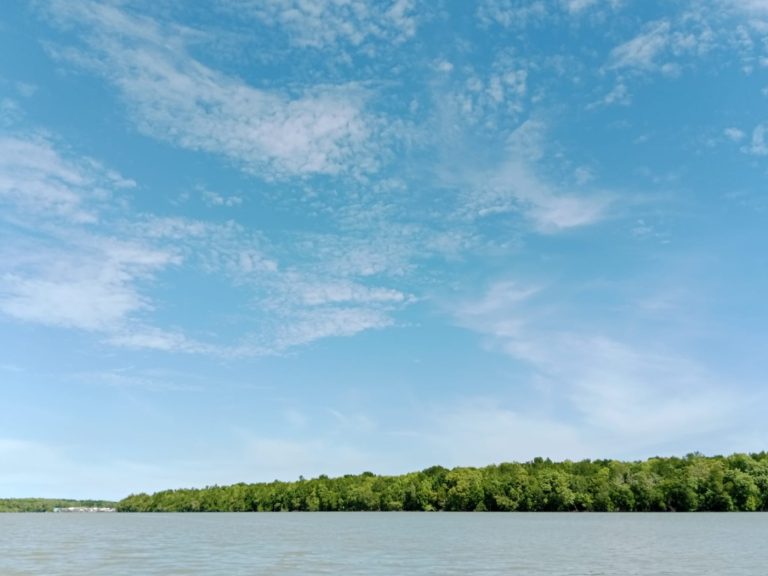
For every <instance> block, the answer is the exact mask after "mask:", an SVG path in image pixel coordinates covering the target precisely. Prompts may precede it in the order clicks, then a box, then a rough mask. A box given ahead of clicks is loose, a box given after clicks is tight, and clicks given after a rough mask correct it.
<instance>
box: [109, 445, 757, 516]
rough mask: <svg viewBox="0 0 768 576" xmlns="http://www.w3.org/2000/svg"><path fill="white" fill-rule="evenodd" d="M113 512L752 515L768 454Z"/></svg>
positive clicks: (197, 497)
mask: <svg viewBox="0 0 768 576" xmlns="http://www.w3.org/2000/svg"><path fill="white" fill-rule="evenodd" d="M117 509H118V511H119V512H257V511H258V512H261V511H379V510H381V511H394V510H413V511H439V510H446V511H521V512H522V511H526V512H537V511H553V512H554V511H558V512H560V511H596V512H597V511H600V512H603V511H604V512H612V511H628V512H629V511H638V512H641V511H642V512H652V511H678V512H683V511H686V512H687V511H705V510H707V511H754V510H768V453H767V452H760V453H756V454H733V455H731V456H725V457H724V456H713V457H706V456H702V455H700V454H689V455H688V456H686V457H684V458H677V457H669V458H650V459H648V460H645V461H637V462H621V461H617V460H582V461H580V462H571V461H564V462H552V461H551V460H549V459H543V458H536V459H534V460H532V461H530V462H526V463H505V464H498V465H491V466H486V467H483V468H470V467H459V468H453V469H451V470H449V469H447V468H443V467H442V466H433V467H431V468H427V469H425V470H422V471H420V472H412V473H409V474H403V475H400V476H377V475H375V474H373V473H371V472H363V473H362V474H359V475H346V476H342V477H338V478H329V477H328V476H325V475H322V476H319V477H318V478H314V479H311V480H305V479H304V478H300V479H299V480H298V481H296V482H280V481H274V482H269V483H258V484H245V483H240V484H234V485H231V486H208V487H206V488H202V489H181V490H165V491H162V492H157V493H155V494H152V495H149V494H133V495H131V496H128V497H127V498H125V499H123V500H121V501H120V502H118V504H117Z"/></svg>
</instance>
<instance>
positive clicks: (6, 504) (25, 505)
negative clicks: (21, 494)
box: [0, 498, 116, 512]
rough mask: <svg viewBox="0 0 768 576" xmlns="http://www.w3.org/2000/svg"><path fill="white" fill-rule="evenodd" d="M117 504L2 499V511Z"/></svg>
mask: <svg viewBox="0 0 768 576" xmlns="http://www.w3.org/2000/svg"><path fill="white" fill-rule="evenodd" d="M115 506H116V504H115V502H109V501H107V500H54V499H50V498H9V499H5V500H3V499H0V512H53V509H54V508H70V507H77V508H81V507H82V508H114V507H115Z"/></svg>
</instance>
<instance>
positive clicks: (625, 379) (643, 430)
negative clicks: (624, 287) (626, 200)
mask: <svg viewBox="0 0 768 576" xmlns="http://www.w3.org/2000/svg"><path fill="white" fill-rule="evenodd" d="M546 292H547V291H545V290H543V289H537V290H533V289H530V288H527V287H521V286H520V285H518V284H516V283H510V282H499V283H496V284H493V285H492V286H491V287H490V288H489V290H488V291H487V292H486V293H485V295H483V296H482V297H481V298H480V299H479V300H475V301H471V302H469V303H465V304H464V305H463V306H460V307H459V308H458V310H457V313H456V314H457V318H458V319H459V322H460V323H461V324H462V325H464V326H466V327H468V328H470V329H472V330H475V331H477V332H479V333H481V334H485V335H486V336H488V337H490V338H492V341H493V342H495V343H496V345H497V346H498V347H499V348H500V349H501V350H502V351H503V352H505V353H506V354H508V355H510V356H511V357H513V358H515V359H516V360H518V361H520V362H522V363H523V364H524V365H527V366H529V367H530V368H531V369H532V370H533V374H534V375H535V377H534V378H533V380H532V382H534V383H536V385H537V386H539V387H542V388H543V389H548V390H551V393H552V394H554V396H555V397H556V398H557V399H558V401H561V402H564V403H565V404H566V405H568V406H569V407H570V409H571V410H572V411H573V412H574V413H575V414H576V415H577V421H578V422H580V427H584V429H585V430H593V431H598V432H600V434H599V435H600V436H602V437H605V432H608V433H610V434H612V438H614V440H616V441H618V440H619V439H620V440H621V441H622V442H628V443H634V444H635V445H636V446H638V447H640V446H642V445H646V446H653V445H654V444H657V445H658V444H661V443H664V442H667V441H672V440H679V439H680V438H684V437H686V435H687V434H688V433H689V432H690V431H694V430H695V431H696V433H697V434H705V433H708V432H713V431H715V430H718V429H723V428H726V427H727V426H728V425H729V424H731V423H732V421H733V417H734V414H735V409H736V405H735V402H734V401H732V400H731V399H730V396H727V395H724V394H723V393H722V391H721V390H720V389H719V388H717V387H716V386H715V383H714V381H713V379H712V377H711V376H710V375H709V374H708V373H707V372H706V370H704V368H703V367H702V366H700V365H699V364H697V363H696V362H694V361H692V360H690V359H688V358H686V357H684V356H679V355H675V354H673V353H670V352H668V351H662V350H659V346H661V343H659V342H643V343H642V345H641V346H636V345H632V344H630V343H628V342H624V341H621V340H619V339H617V338H614V337H612V336H610V335H606V334H605V333H603V331H601V330H599V329H595V328H585V327H584V326H581V327H580V325H579V324H578V323H575V322H574V321H573V320H572V319H569V318H568V316H567V314H566V312H565V310H564V309H562V308H561V307H559V306H557V305H554V307H553V305H552V304H551V296H550V297H549V299H548V302H549V304H547V306H546V307H543V305H541V304H540V302H541V300H543V298H542V297H541V295H543V294H545V293H546Z"/></svg>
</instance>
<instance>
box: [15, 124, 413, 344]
mask: <svg viewBox="0 0 768 576" xmlns="http://www.w3.org/2000/svg"><path fill="white" fill-rule="evenodd" d="M0 150H2V151H3V152H4V154H3V155H2V157H1V158H0V166H1V167H2V171H1V172H0V204H1V205H2V206H3V207H4V210H3V212H2V213H1V214H0V224H2V226H0V239H2V242H0V314H2V315H3V316H5V317H6V318H9V319H14V320H16V321H21V322H29V323H34V324H39V325H45V326H55V327H59V328H66V329H73V330H80V331H86V332H91V333H94V334H95V335H97V336H98V337H99V338H100V340H101V341H102V342H105V343H107V344H110V345H113V346H117V347H122V348H134V349H152V350H158V351H165V352H184V353H197V354H213V355H219V356H243V355H246V356H252V355H261V354H275V353H283V352H285V351H287V350H289V349H291V348H294V347H297V346H302V345H306V344H309V343H311V342H314V341H317V340H320V339H324V338H330V337H339V336H351V335H354V334H357V333H359V332H362V331H365V330H370V329H378V328H384V327H388V326H392V325H393V324H395V320H394V317H393V314H394V313H395V312H397V311H398V310H399V309H401V308H402V307H404V306H407V305H408V304H409V302H410V300H411V296H410V295H408V294H406V293H404V292H402V291H400V290H397V289H395V288H392V287H389V286H388V285H387V284H388V282H389V280H388V279H389V278H391V277H392V276H393V275H395V276H397V275H399V274H401V273H402V271H403V269H404V267H406V266H407V262H408V260H409V259H410V258H411V257H412V255H413V250H412V249H406V248H405V246H406V244H407V243H408V242H409V241H410V237H408V238H403V239H399V240H395V241H394V242H393V241H392V240H390V241H389V243H390V244H391V249H389V250H388V249H387V247H386V245H387V243H386V242H383V241H379V240H378V239H375V238H373V239H372V238H367V237H366V236H365V235H366V234H367V233H370V232H371V228H370V227H364V228H363V229H359V230H354V227H353V231H352V232H350V233H348V234H340V233H328V234H314V235H310V234H301V233H299V234H291V235H288V236H287V237H286V238H284V239H283V242H282V243H281V245H280V247H279V249H278V248H277V247H276V246H274V245H273V244H272V243H271V242H270V241H269V240H268V239H267V238H266V237H265V236H264V235H263V234H262V233H260V232H259V231H258V230H251V229H247V228H246V227H244V226H242V225H240V224H237V223H235V222H233V221H225V222H207V221H202V220H197V219H190V218H184V217H172V216H164V217H158V216H155V215H153V214H148V213H135V212H132V211H131V210H130V209H129V208H128V207H129V203H128V199H127V198H119V195H120V194H121V193H122V192H123V191H124V190H125V189H126V188H130V187H132V186H134V183H133V182H131V181H129V180H127V179H125V178H123V177H121V176H120V175H119V174H117V173H114V172H113V171H110V170H108V169H106V168H104V167H102V166H101V165H99V164H98V163H96V162H95V161H93V160H90V159H87V158H81V157H77V156H76V155H74V154H73V153H72V152H71V151H68V150H66V149H63V147H62V146H61V145H60V144H57V143H56V142H54V141H53V140H51V139H46V138H44V137H42V136H36V135H11V136H4V137H3V138H1V139H0ZM369 216H370V215H369ZM357 221H358V223H359V222H360V221H361V220H360V218H357ZM297 255H299V256H297ZM281 257H286V258H288V259H290V261H291V264H290V265H283V266H281V265H280V259H281ZM182 270H183V271H184V273H185V274H192V275H195V277H196V278H198V279H199V280H200V281H206V278H208V279H210V281H214V280H213V279H215V281H216V282H219V283H221V282H222V281H223V282H224V287H222V288H221V289H227V290H229V291H230V293H231V295H232V297H233V302H232V305H231V306H229V307H227V306H225V307H224V310H226V313H227V314H229V316H230V319H229V320H228V321H227V324H228V328H227V334H226V335H225V336H216V335H215V334H206V336H205V338H204V339H203V340H200V339H199V338H195V337H193V336H191V335H190V334H189V333H188V326H187V324H188V323H187V322H182V323H181V324H180V325H170V326H168V325H167V324H158V323H157V322H158V321H157V315H158V314H157V312H158V311H159V310H158V308H162V307H163V306H166V307H167V306H168V303H166V304H164V305H161V304H160V303H158V301H157V299H156V298H155V297H154V296H153V292H154V286H155V284H156V283H157V281H158V279H159V278H160V277H161V276H162V277H163V278H164V279H165V280H164V281H165V282H174V281H175V280H173V278H174V276H173V274H174V273H175V272H180V271H182ZM239 306H245V309H238V307H239ZM160 311H162V310H160Z"/></svg>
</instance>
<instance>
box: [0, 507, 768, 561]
mask: <svg viewBox="0 0 768 576" xmlns="http://www.w3.org/2000/svg"><path fill="white" fill-rule="evenodd" d="M123 574H132V575H133V574H136V575H154V574H162V575H164V576H171V575H178V576H181V575H185V576H186V575H203V574H205V575H227V576H238V575H246V574H247V575H251V574H253V575H262V574H265V575H269V574H274V575H279V574H344V575H346V574H373V575H376V574H396V575H403V576H405V575H411V574H415V575H418V574H568V575H571V574H573V575H576V574H591V575H597V574H605V575H619V574H620V575H637V574H654V575H656V574H658V575H662V574H663V575H671V576H677V575H683V574H690V575H697V576H702V575H712V576H715V575H717V576H726V575H727V576H739V575H750V576H766V575H768V514H481V513H480V514H471V513H470V514H460V513H458V514H451V513H433V514H419V513H414V514H410V513H378V514H377V513H373V514H367V513H342V514H338V513H336V514H334V513H328V514H325V513H309V514H301V513H283V514H279V513H278V514H266V513H260V514H0V575H2V576H21V575H25V576H26V575H35V576H58V575H62V576H64V575H67V576H68V575H73V576H74V575H77V576H92V575H93V576H101V575H104V576H119V575H123Z"/></svg>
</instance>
